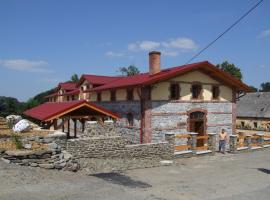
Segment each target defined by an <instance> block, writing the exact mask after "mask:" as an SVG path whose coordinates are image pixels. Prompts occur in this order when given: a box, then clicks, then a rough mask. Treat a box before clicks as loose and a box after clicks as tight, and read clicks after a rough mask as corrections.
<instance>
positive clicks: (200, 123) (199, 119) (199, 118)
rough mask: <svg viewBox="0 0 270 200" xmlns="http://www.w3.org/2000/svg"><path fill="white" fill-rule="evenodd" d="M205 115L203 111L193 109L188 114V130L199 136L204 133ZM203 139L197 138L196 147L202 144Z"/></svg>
mask: <svg viewBox="0 0 270 200" xmlns="http://www.w3.org/2000/svg"><path fill="white" fill-rule="evenodd" d="M205 119H206V116H205V113H204V112H201V111H195V112H191V113H190V114H189V131H190V132H195V133H198V137H199V136H204V135H205V130H206V129H205V121H206V120H205ZM204 143H205V139H198V140H197V147H202V146H204Z"/></svg>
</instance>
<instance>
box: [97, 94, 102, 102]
mask: <svg viewBox="0 0 270 200" xmlns="http://www.w3.org/2000/svg"><path fill="white" fill-rule="evenodd" d="M97 101H101V93H100V92H98V93H97Z"/></svg>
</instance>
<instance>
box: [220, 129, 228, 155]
mask: <svg viewBox="0 0 270 200" xmlns="http://www.w3.org/2000/svg"><path fill="white" fill-rule="evenodd" d="M227 137H228V135H227V133H226V131H225V129H222V130H221V133H219V152H221V153H223V154H225V150H226V140H227Z"/></svg>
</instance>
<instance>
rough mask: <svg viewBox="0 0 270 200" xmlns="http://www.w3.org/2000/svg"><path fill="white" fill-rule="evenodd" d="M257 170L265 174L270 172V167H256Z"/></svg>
mask: <svg viewBox="0 0 270 200" xmlns="http://www.w3.org/2000/svg"><path fill="white" fill-rule="evenodd" d="M257 170H259V171H261V172H263V173H265V174H270V169H265V168H258V169H257Z"/></svg>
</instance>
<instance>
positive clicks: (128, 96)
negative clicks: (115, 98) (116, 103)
mask: <svg viewBox="0 0 270 200" xmlns="http://www.w3.org/2000/svg"><path fill="white" fill-rule="evenodd" d="M127 100H128V101H133V89H127Z"/></svg>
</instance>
